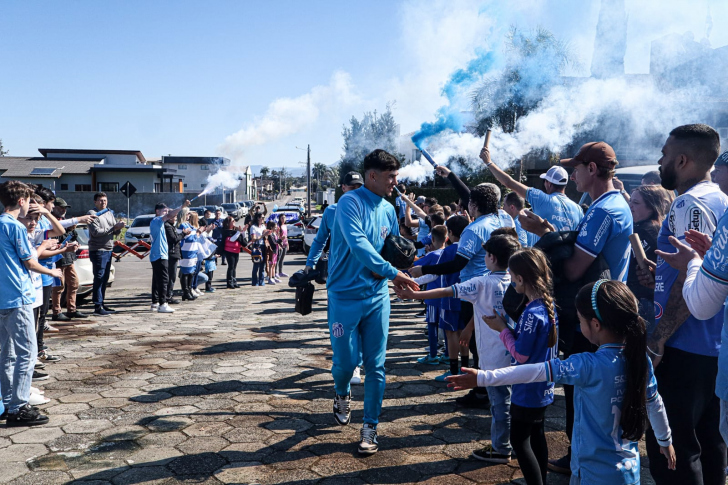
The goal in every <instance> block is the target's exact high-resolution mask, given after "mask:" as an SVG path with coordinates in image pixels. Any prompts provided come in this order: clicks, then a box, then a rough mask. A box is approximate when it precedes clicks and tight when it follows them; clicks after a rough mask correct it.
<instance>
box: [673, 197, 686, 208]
mask: <svg viewBox="0 0 728 485" xmlns="http://www.w3.org/2000/svg"><path fill="white" fill-rule="evenodd" d="M684 205H685V200H684V199H683V200H681V201H679V202H678V203H677V204H676V205H675V208H677V209H682V208H683V206H684Z"/></svg>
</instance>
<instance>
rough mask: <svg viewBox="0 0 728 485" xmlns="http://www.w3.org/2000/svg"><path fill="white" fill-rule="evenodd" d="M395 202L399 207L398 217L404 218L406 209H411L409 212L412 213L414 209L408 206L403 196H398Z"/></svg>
mask: <svg viewBox="0 0 728 485" xmlns="http://www.w3.org/2000/svg"><path fill="white" fill-rule="evenodd" d="M394 203H395V205H396V207H397V217H399V218H400V219H402V218H404V214H405V211H409V213H410V214H412V209H410V208H409V207H408V206H407V203H406V202H405V201H403V200H402V199H401V198H399V197H397V199H396V200H395V201H394Z"/></svg>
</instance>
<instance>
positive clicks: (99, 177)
mask: <svg viewBox="0 0 728 485" xmlns="http://www.w3.org/2000/svg"><path fill="white" fill-rule="evenodd" d="M90 180H91V177H90V176H89V182H87V183H91V182H90ZM127 181H129V182H131V184H132V185H133V186H134V187H136V189H137V191H138V192H154V184H155V183H159V182H161V179H159V178H157V172H151V171H150V172H148V173H145V172H96V182H97V183H102V182H119V188H121V186H122V185H124V184H125V183H126V182H127ZM68 188H69V189H72V188H73V187H72V186H70V185H69V187H68ZM92 190H94V191H96V187H92ZM162 190H164V192H169V179H167V181H166V183H165V184H164V188H163V189H162ZM122 196H123V194H122Z"/></svg>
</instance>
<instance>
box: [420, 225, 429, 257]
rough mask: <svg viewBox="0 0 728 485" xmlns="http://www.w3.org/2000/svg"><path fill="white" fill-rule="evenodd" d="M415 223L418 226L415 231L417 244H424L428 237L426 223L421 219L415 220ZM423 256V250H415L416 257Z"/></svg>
mask: <svg viewBox="0 0 728 485" xmlns="http://www.w3.org/2000/svg"><path fill="white" fill-rule="evenodd" d="M417 223H418V224H419V225H420V227H419V230H418V231H417V242H421V243H422V244H426V243H425V240H426V238H427V236H429V235H430V227H429V226H428V225H427V222H425V220H424V219H423V218H419V219H417ZM424 255H425V248H420V249H418V250H417V256H418V257H422V256H424Z"/></svg>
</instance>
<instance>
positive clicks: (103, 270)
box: [88, 250, 111, 306]
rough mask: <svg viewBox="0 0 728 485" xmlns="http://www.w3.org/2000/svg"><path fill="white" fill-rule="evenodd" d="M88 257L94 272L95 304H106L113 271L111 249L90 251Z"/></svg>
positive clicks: (93, 294) (93, 293)
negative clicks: (108, 285) (107, 285)
mask: <svg viewBox="0 0 728 485" xmlns="http://www.w3.org/2000/svg"><path fill="white" fill-rule="evenodd" d="M88 257H89V259H90V260H91V266H92V267H93V273H94V286H93V291H92V293H91V294H92V296H93V303H94V305H95V306H100V305H103V304H104V298H105V297H106V283H108V282H109V272H110V271H111V251H98V250H97V251H89V252H88Z"/></svg>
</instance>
